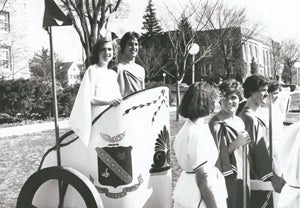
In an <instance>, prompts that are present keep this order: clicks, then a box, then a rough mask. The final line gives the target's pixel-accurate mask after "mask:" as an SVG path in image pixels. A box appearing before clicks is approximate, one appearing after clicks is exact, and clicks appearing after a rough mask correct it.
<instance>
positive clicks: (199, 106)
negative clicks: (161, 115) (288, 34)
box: [173, 82, 227, 208]
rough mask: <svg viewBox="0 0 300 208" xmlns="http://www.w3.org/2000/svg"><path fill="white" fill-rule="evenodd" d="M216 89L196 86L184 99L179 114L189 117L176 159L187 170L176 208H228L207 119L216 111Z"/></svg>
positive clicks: (177, 188)
mask: <svg viewBox="0 0 300 208" xmlns="http://www.w3.org/2000/svg"><path fill="white" fill-rule="evenodd" d="M214 97H215V96H214V89H213V88H212V87H211V86H210V85H209V84H207V83H199V82H196V83H194V84H192V85H191V86H190V87H189V89H188V90H187V91H186V93H185V94H184V96H183V99H182V102H181V105H180V108H179V113H180V115H181V116H183V117H185V118H187V120H186V122H185V124H184V125H183V127H182V128H181V129H180V131H179V133H178V134H177V136H176V139H175V141H174V150H175V155H176V159H177V161H178V163H179V165H180V166H181V168H182V169H183V171H182V173H181V175H180V177H179V179H178V181H177V184H176V186H175V190H174V193H173V198H174V208H179V207H184V208H197V207H201V208H206V207H209V208H215V207H220V208H226V207H227V205H226V198H227V191H226V185H225V181H224V177H223V175H222V173H221V172H220V171H219V170H218V169H217V168H216V167H215V163H216V160H217V157H218V150H217V147H216V145H215V143H214V139H213V137H212V135H211V133H210V130H209V127H208V124H205V122H204V117H205V116H208V115H209V114H210V113H211V112H212V111H213V109H214Z"/></svg>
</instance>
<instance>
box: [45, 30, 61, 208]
mask: <svg viewBox="0 0 300 208" xmlns="http://www.w3.org/2000/svg"><path fill="white" fill-rule="evenodd" d="M48 33H49V41H50V54H51V70H52V73H51V74H52V93H53V109H54V127H55V141H56V159H57V166H58V167H61V155H60V141H59V126H58V110H57V95H56V79H55V64H54V51H53V38H52V27H51V26H49V27H48ZM62 189H63V181H61V180H58V198H59V205H58V208H62V207H63V204H64V196H63V190H62Z"/></svg>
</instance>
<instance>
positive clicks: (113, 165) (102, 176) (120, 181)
mask: <svg viewBox="0 0 300 208" xmlns="http://www.w3.org/2000/svg"><path fill="white" fill-rule="evenodd" d="M131 150H132V147H131V146H129V147H123V146H118V147H103V148H100V147H97V148H96V152H97V157H98V180H99V183H100V184H102V185H105V186H113V187H114V188H116V187H118V186H121V185H126V184H129V183H131V182H132V160H131Z"/></svg>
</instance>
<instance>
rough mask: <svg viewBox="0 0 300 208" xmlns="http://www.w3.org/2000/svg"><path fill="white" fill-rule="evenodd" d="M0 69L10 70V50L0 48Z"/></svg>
mask: <svg viewBox="0 0 300 208" xmlns="http://www.w3.org/2000/svg"><path fill="white" fill-rule="evenodd" d="M0 68H1V69H10V48H9V47H5V48H0Z"/></svg>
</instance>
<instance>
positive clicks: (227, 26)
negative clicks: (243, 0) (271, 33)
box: [205, 2, 260, 78]
mask: <svg viewBox="0 0 300 208" xmlns="http://www.w3.org/2000/svg"><path fill="white" fill-rule="evenodd" d="M205 18H206V19H205V21H208V24H207V27H206V29H210V30H214V31H215V32H214V34H215V37H213V39H215V40H216V41H217V44H218V47H219V49H220V51H221V54H222V57H223V60H224V69H225V71H226V77H227V78H229V77H230V73H231V67H232V66H234V68H236V69H242V68H241V67H240V66H239V65H240V64H241V63H240V62H239V63H236V62H235V59H234V58H233V56H232V51H240V48H241V47H242V45H243V44H244V43H245V42H246V41H247V40H248V39H249V38H252V37H254V36H256V35H257V34H258V33H259V32H260V29H259V22H257V23H254V24H253V25H251V26H248V27H247V28H246V26H247V24H248V23H249V21H248V19H247V17H246V9H245V8H239V7H230V6H227V5H225V4H224V3H223V2H220V3H219V4H218V5H217V6H216V8H215V10H214V12H213V13H212V15H206V16H205ZM240 34H241V36H240Z"/></svg>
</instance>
